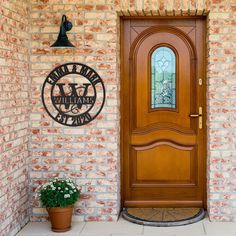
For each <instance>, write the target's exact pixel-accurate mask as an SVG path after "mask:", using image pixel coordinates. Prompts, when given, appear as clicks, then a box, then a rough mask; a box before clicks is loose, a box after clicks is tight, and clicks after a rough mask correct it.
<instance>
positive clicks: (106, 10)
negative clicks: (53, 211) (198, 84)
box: [0, 0, 236, 232]
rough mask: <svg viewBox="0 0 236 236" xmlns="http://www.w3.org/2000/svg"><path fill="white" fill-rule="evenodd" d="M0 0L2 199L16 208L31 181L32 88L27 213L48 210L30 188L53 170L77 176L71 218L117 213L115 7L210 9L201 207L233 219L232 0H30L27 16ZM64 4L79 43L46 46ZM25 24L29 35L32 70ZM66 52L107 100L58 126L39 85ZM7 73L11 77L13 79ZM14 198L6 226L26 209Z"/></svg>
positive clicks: (38, 216)
mask: <svg viewBox="0 0 236 236" xmlns="http://www.w3.org/2000/svg"><path fill="white" fill-rule="evenodd" d="M0 1H1V7H0V9H1V15H2V17H1V18H0V21H1V22H2V21H3V22H5V21H7V22H8V24H7V25H3V24H1V25H0V27H1V31H2V32H3V34H1V36H0V50H1V52H2V53H1V54H0V65H1V68H0V69H1V75H0V76H1V80H0V91H1V95H0V98H1V103H0V106H1V110H0V112H1V117H2V118H1V120H0V121H1V131H0V132H1V135H2V137H3V138H2V140H1V144H0V149H1V151H2V153H3V158H1V175H2V176H3V181H2V182H1V185H4V186H5V187H3V189H5V190H4V191H3V193H5V195H4V194H3V195H1V199H0V200H1V203H0V204H2V202H4V203H5V201H6V199H8V201H7V203H8V204H5V205H4V207H5V206H6V205H10V204H11V203H12V202H14V203H16V204H18V206H19V205H20V206H21V207H18V208H17V209H22V211H24V210H25V209H26V208H27V204H24V202H25V201H27V195H26V189H27V186H28V184H27V181H28V178H27V174H26V173H27V166H28V165H27V156H28V152H27V143H28V136H27V127H28V118H29V117H28V110H27V109H28V103H29V95H28V92H30V98H31V99H30V111H31V112H30V135H29V137H30V140H29V145H30V152H31V157H30V162H29V176H30V182H31V183H30V202H31V204H32V212H31V214H30V215H31V220H32V221H37V220H45V216H46V215H47V214H46V213H45V210H44V208H42V207H41V206H40V204H39V202H38V200H37V199H36V198H35V188H37V186H38V185H39V184H41V183H43V182H44V181H46V180H47V179H48V178H50V177H53V176H57V175H59V174H65V175H67V176H69V177H72V178H74V179H75V180H76V181H77V183H78V184H79V185H81V186H82V192H83V194H82V198H81V200H80V201H79V202H78V204H77V205H76V211H75V215H74V217H75V219H76V220H81V221H83V220H86V221H92V220H97V221H102V220H105V221H108V220H115V219H116V218H117V215H118V212H119V208H120V176H119V171H120V170H119V168H120V167H119V166H120V163H119V160H120V153H119V133H120V130H119V83H120V78H119V51H120V47H119V32H120V28H119V27H120V26H119V16H122V15H124V16H127V15H131V16H144V15H146V16H156V15H157V16H159V15H161V16H166V15H168V16H173V15H182V16H191V15H205V14H208V22H207V23H208V24H207V27H208V36H207V45H208V46H207V106H208V109H207V110H208V121H207V125H208V210H209V213H210V218H211V220H216V221H236V217H235V212H236V191H235V189H236V175H235V168H236V164H235V163H236V151H235V147H236V145H235V144H236V140H235V138H234V134H235V133H236V119H235V115H234V114H235V111H236V110H235V108H234V107H235V100H236V96H235V95H236V92H235V91H236V89H235V88H236V82H235V81H234V80H235V77H236V59H235V58H236V51H235V49H234V48H236V43H235V41H236V40H235V34H236V27H235V26H236V20H235V19H236V13H235V12H236V2H235V0H206V1H205V0H198V1H194V0H192V1H187V0H182V1H181V0H175V1H174V0H168V1H167V0H159V1H158V0H148V1H143V0H136V1H129V0H123V1H121V0H31V1H30V2H31V3H30V4H28V7H30V19H29V21H30V22H28V20H27V19H26V17H27V7H26V6H27V5H26V4H27V1H23V0H20V1H13V0H11V1H4V0H0ZM16 9H17V10H16ZM11 12H12V13H11ZM62 14H66V15H67V17H68V18H69V20H71V21H72V23H73V25H74V27H73V29H72V31H71V32H70V33H68V35H69V38H70V40H71V42H72V43H73V44H75V46H76V47H75V48H74V49H52V48H50V45H51V44H52V43H53V42H54V41H55V39H56V37H57V34H58V30H59V25H60V21H61V16H62ZM28 23H29V24H28ZM27 26H30V29H29V30H28V28H27ZM28 32H29V33H30V37H31V38H30V61H29V66H30V68H29V70H27V65H28V64H27V60H28V58H27V53H28V51H27V46H28V45H29V40H28V34H27V33H28ZM2 55H3V56H2ZM66 62H81V63H85V64H87V65H89V66H91V67H92V68H94V69H95V70H96V71H97V72H98V73H99V74H100V76H101V77H102V79H103V80H104V83H105V86H106V91H107V100H106V103H105V106H104V108H103V110H102V112H101V114H100V115H99V116H98V117H97V119H96V120H94V121H92V122H91V123H89V124H88V125H86V126H82V127H74V128H69V127H66V126H62V125H60V124H58V123H56V122H54V121H53V120H52V119H51V118H50V117H49V116H48V115H47V113H46V112H45V110H44V108H43V106H42V102H41V95H40V94H41V89H42V84H43V82H44V80H45V78H46V76H47V75H48V74H49V72H50V71H51V70H52V69H53V68H54V67H55V66H57V65H60V64H62V63H66ZM22 65H23V66H22ZM22 68H23V69H22ZM29 71H30V76H31V85H30V88H29V79H28V78H29ZM13 81H14V82H16V83H15V84H14V85H13V86H11V84H13ZM4 94H6V95H4ZM6 127H7V128H6ZM2 160H4V161H2ZM6 164H7V166H8V167H9V166H10V168H8V169H10V170H8V169H6V167H5V166H6ZM20 176H21V177H20ZM18 182H20V184H19V183H18ZM7 183H10V184H9V185H7ZM16 183H17V187H18V188H19V189H18V188H13V190H11V191H8V193H6V190H7V189H8V188H9V186H10V185H16ZM16 190H17V191H16ZM14 191H15V192H14ZM1 193H2V192H1ZM14 194H15V195H14ZM20 194H22V195H24V196H25V197H24V198H22V197H20ZM7 195H9V197H8V198H7ZM11 198H12V200H9V199H11ZM17 199H20V201H19V200H17ZM23 199H24V200H23ZM11 206H14V207H15V206H16V205H14V204H13V205H12V204H11ZM14 207H12V210H11V213H9V211H5V210H4V211H3V213H2V214H0V217H1V218H0V219H1V220H3V222H4V224H3V226H4V228H5V227H7V230H8V231H9V228H10V227H13V226H12V225H11V222H16V220H19V217H20V216H21V217H22V219H27V217H24V216H25V215H26V214H22V213H21V212H19V213H17V214H16V216H14V217H13V215H12V212H14V210H15V208H14ZM13 208H14V209H13ZM1 209H2V208H1ZM23 215H24V216H23ZM14 225H15V226H16V225H17V227H18V228H19V227H20V225H18V224H14ZM7 230H5V231H4V232H7Z"/></svg>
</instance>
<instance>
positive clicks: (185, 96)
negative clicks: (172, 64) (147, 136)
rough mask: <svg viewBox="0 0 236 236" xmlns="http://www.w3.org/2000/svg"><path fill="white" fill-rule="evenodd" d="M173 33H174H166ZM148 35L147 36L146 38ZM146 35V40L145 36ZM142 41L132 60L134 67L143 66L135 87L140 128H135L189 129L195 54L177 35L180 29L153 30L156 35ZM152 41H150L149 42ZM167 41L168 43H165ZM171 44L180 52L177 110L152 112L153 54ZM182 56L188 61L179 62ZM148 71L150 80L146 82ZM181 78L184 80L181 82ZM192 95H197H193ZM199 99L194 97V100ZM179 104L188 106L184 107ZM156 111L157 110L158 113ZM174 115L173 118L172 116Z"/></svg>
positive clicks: (134, 104)
mask: <svg viewBox="0 0 236 236" xmlns="http://www.w3.org/2000/svg"><path fill="white" fill-rule="evenodd" d="M167 30H170V31H171V33H169V32H168V33H166V32H163V31H167ZM145 36H146V35H145ZM145 36H144V37H145ZM139 40H140V41H141V42H140V43H139V42H135V45H136V44H138V46H136V47H135V50H134V52H132V51H131V54H133V55H132V56H131V57H132V58H133V62H132V63H133V64H135V65H142V66H138V67H136V68H135V72H134V75H133V76H134V78H135V80H134V85H133V87H134V88H135V91H136V99H135V100H134V103H133V106H135V107H136V109H135V112H136V116H134V117H135V118H136V119H137V120H136V122H135V123H136V125H135V127H134V128H140V127H144V126H147V125H151V124H155V123H161V122H162V123H164V122H165V123H172V124H175V125H179V126H180V127H185V128H189V127H190V125H191V121H190V119H189V117H188V115H189V114H190V112H191V108H192V109H194V107H193V106H192V107H191V96H190V93H191V92H192V90H193V89H194V88H191V81H190V79H191V77H192V74H191V73H194V71H191V64H190V63H191V62H192V61H193V60H194V55H193V51H191V48H188V45H187V44H186V43H185V42H184V41H183V39H181V38H180V36H178V35H177V33H176V30H173V28H162V29H160V28H153V32H152V35H150V36H148V39H146V40H145V39H143V38H142V37H140V39H139ZM146 41H148V42H146ZM163 42H165V43H163ZM161 45H168V46H170V47H171V48H173V49H174V50H175V51H176V59H177V60H176V61H177V63H176V64H177V65H176V94H177V96H176V100H177V108H176V110H173V109H171V110H167V109H160V110H159V112H152V110H150V80H151V78H150V77H151V76H150V54H151V52H152V51H153V49H154V48H156V47H158V46H161ZM179 57H182V58H186V60H179ZM144 71H145V72H146V76H147V79H146V80H145V79H143V77H144V73H143V72H144ZM179 78H181V79H179ZM192 95H194V94H193V93H192ZM192 99H193V100H194V99H195V98H194V97H193V98H192ZM179 104H184V106H180V105H179ZM154 111H155V110H154ZM170 113H171V115H170Z"/></svg>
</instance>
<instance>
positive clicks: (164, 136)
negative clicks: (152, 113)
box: [130, 124, 196, 145]
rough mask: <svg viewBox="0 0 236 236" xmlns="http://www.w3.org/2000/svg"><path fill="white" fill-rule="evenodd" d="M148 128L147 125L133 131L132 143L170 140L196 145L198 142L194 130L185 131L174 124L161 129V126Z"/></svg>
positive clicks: (144, 143) (139, 143)
mask: <svg viewBox="0 0 236 236" xmlns="http://www.w3.org/2000/svg"><path fill="white" fill-rule="evenodd" d="M163 126H164V124H163ZM148 128H149V127H146V128H145V129H142V130H135V131H134V132H132V137H131V140H130V143H131V144H132V145H141V144H143V145H146V144H148V143H153V142H154V141H157V140H169V141H171V142H176V143H180V144H184V145H194V144H195V143H196V136H195V135H193V131H192V130H185V133H184V131H183V130H179V129H174V128H173V126H170V128H169V129H165V128H164V129H161V130H160V129H159V127H158V128H156V129H154V130H153V129H148ZM152 128H153V127H152ZM171 129H172V130H171ZM181 131H182V132H181Z"/></svg>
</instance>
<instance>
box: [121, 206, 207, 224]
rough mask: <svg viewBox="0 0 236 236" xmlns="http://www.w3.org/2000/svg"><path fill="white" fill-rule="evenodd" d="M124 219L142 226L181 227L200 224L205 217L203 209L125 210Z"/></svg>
mask: <svg viewBox="0 0 236 236" xmlns="http://www.w3.org/2000/svg"><path fill="white" fill-rule="evenodd" d="M122 216H123V218H124V219H126V220H128V221H131V222H133V223H136V224H140V225H149V226H162V227H169V226H180V225H187V224H192V223H195V222H198V221H200V220H202V219H203V218H204V217H205V211H204V209H202V208H124V209H123V212H122Z"/></svg>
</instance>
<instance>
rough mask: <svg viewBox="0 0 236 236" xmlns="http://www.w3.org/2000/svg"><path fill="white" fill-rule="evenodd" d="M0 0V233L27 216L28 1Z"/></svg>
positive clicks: (17, 226) (15, 227)
mask: <svg viewBox="0 0 236 236" xmlns="http://www.w3.org/2000/svg"><path fill="white" fill-rule="evenodd" d="M27 3H28V1H25V0H18V1H15V0H0V235H1V236H4V235H15V233H16V232H17V231H18V230H19V229H20V227H21V226H23V225H24V224H25V223H26V222H27V221H28V220H29V216H28V215H29V214H28V208H29V204H28V202H29V198H28V186H29V181H28V159H29V158H28V157H29V153H28V139H29V136H28V135H29V133H28V125H29V109H28V107H29V83H30V77H29V67H28V60H29V53H28V52H29V50H28V46H29V21H28V16H29V14H28V13H29V5H28V4H27Z"/></svg>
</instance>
